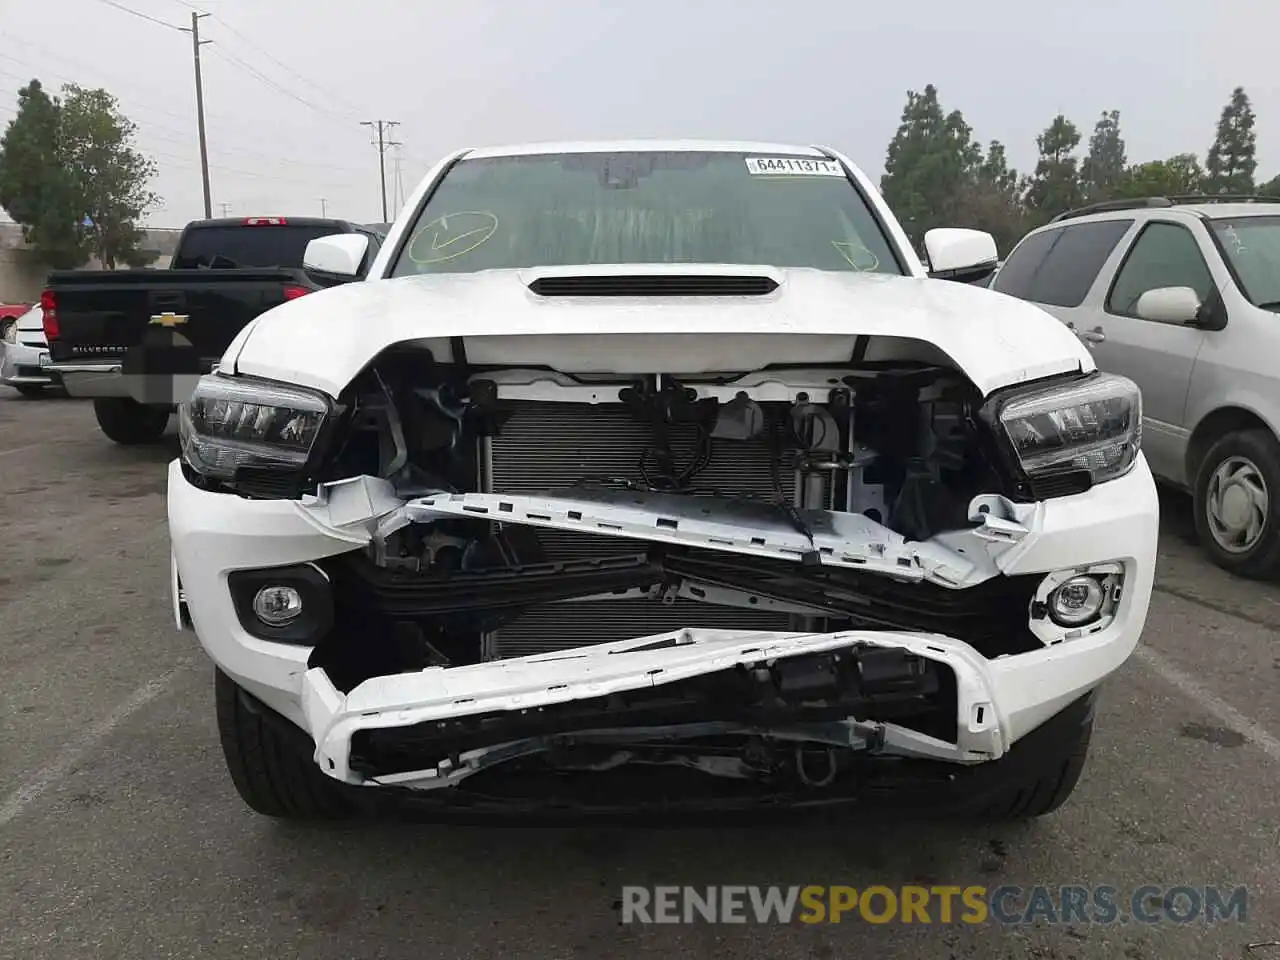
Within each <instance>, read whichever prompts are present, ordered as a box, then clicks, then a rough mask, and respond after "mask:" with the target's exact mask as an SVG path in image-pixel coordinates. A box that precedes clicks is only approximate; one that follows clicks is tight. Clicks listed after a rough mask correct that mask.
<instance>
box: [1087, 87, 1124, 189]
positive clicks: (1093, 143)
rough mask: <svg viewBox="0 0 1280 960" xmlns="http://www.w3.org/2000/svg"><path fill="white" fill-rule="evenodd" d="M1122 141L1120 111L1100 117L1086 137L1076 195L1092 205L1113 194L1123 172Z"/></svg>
mask: <svg viewBox="0 0 1280 960" xmlns="http://www.w3.org/2000/svg"><path fill="white" fill-rule="evenodd" d="M1125 163H1126V157H1125V147H1124V138H1123V137H1121V136H1120V111H1119V110H1109V111H1107V112H1105V113H1103V114H1102V116H1101V118H1099V120H1098V122H1097V124H1096V125H1095V126H1094V128H1093V136H1092V137H1090V138H1089V153H1088V154H1087V155H1086V156H1085V158H1084V162H1083V163H1082V164H1081V165H1080V192H1081V194H1082V197H1083V199H1084V200H1086V201H1087V202H1089V203H1096V202H1097V201H1099V200H1107V199H1109V198H1111V197H1114V196H1115V195H1116V192H1117V191H1118V189H1119V187H1120V182H1121V181H1122V180H1123V179H1124V172H1125Z"/></svg>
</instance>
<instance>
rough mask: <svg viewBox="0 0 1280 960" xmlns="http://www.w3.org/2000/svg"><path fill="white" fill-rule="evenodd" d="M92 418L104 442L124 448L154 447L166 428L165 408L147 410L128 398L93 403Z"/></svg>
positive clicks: (114, 398)
mask: <svg viewBox="0 0 1280 960" xmlns="http://www.w3.org/2000/svg"><path fill="white" fill-rule="evenodd" d="M93 415H94V416H95V417H97V419H98V426H99V428H101V430H102V432H103V433H104V434H106V436H107V439H109V440H114V441H115V442H116V443H119V444H122V445H124V446H127V447H132V446H137V445H138V444H142V443H154V442H155V441H157V440H159V439H160V438H161V437H162V436H164V431H165V428H167V427H168V426H169V408H168V407H152V406H147V405H146V404H142V403H139V402H138V401H137V400H134V399H133V398H132V397H105V398H99V399H97V400H94V401H93Z"/></svg>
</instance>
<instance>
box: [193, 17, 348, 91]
mask: <svg viewBox="0 0 1280 960" xmlns="http://www.w3.org/2000/svg"><path fill="white" fill-rule="evenodd" d="M178 2H182V0H178ZM212 16H213V17H214V19H216V20H217V21H218V22H219V23H220V24H222V26H223V27H224V28H226V30H227V32H228V33H230V34H231V35H232V36H234V37H236V38H238V39H239V40H240V41H241V42H242V43H244V44H246V45H247V46H249V47H250V48H252V49H253V50H256V51H257V52H258V53H260V54H261V55H262V56H264V57H266V58H267V59H268V60H270V61H271V62H272V63H274V64H275V65H276V66H277V67H279V68H280V69H281V70H283V71H284V72H285V73H287V74H289V75H290V76H292V77H293V78H294V79H295V80H300V81H301V82H302V83H303V85H304V86H306V87H308V88H311V89H314V90H318V91H319V92H320V93H323V94H324V95H325V96H327V97H328V98H329V99H330V100H334V101H337V102H338V103H340V104H342V105H344V106H346V107H347V108H348V109H351V110H353V111H354V110H356V107H354V106H353V105H352V104H350V103H348V102H347V101H345V100H343V99H342V98H341V97H339V96H337V95H336V94H334V93H333V92H332V91H331V90H326V89H325V88H323V87H322V86H320V84H318V83H316V82H315V81H314V80H312V79H310V78H309V77H304V76H303V75H302V74H300V73H299V72H298V71H297V70H294V69H293V68H292V67H290V66H289V65H288V64H286V63H283V62H282V61H280V60H279V59H278V58H276V57H275V56H274V55H273V54H272V53H271V51H269V50H264V49H263V48H262V47H260V46H259V45H258V44H256V43H254V42H253V41H252V40H250V39H249V38H248V37H246V36H245V35H244V34H243V33H241V32H240V31H239V30H237V29H236V28H235V27H233V26H232V25H231V24H229V23H228V22H227V19H226V17H223V16H221V15H220V14H212Z"/></svg>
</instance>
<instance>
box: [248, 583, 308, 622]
mask: <svg viewBox="0 0 1280 960" xmlns="http://www.w3.org/2000/svg"><path fill="white" fill-rule="evenodd" d="M253 613H254V615H255V616H256V617H257V618H258V619H259V620H261V621H262V622H263V623H265V624H267V625H268V626H272V627H282V626H284V625H285V624H286V623H292V622H293V621H294V620H296V619H298V617H300V616H301V615H302V594H300V593H299V592H298V591H297V590H295V589H294V588H293V587H283V586H278V585H273V586H268V587H263V588H262V589H261V590H259V591H258V592H257V593H256V594H254V597H253Z"/></svg>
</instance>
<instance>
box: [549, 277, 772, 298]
mask: <svg viewBox="0 0 1280 960" xmlns="http://www.w3.org/2000/svg"><path fill="white" fill-rule="evenodd" d="M777 289H778V282H777V281H776V280H774V279H773V278H771V277H758V276H725V277H719V276H670V275H667V274H656V275H655V274H633V275H628V276H608V277H540V278H539V279H537V280H535V281H533V283H531V284H529V290H530V291H532V292H533V293H535V294H537V295H538V296H540V297H762V296H765V295H767V294H770V293H773V291H775V290H777Z"/></svg>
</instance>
